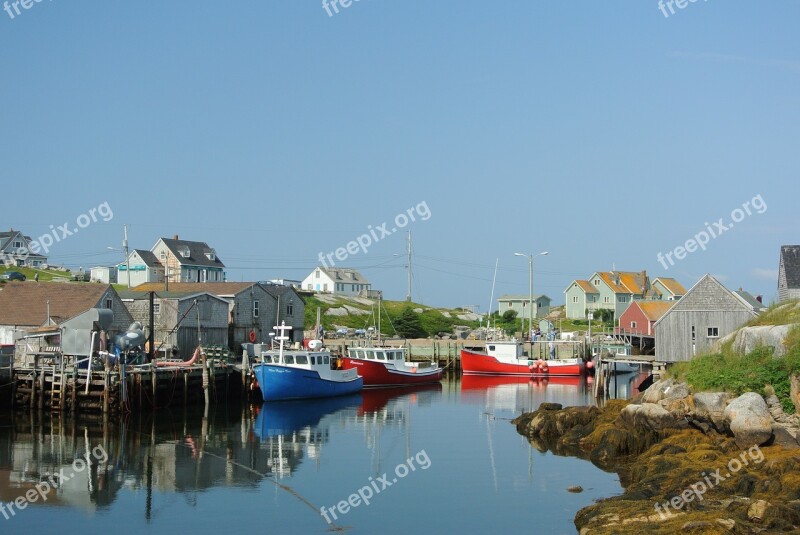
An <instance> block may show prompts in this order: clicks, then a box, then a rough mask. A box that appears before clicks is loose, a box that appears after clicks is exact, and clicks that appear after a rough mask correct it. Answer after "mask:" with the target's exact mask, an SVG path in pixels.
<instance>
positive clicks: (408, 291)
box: [406, 230, 411, 303]
mask: <svg viewBox="0 0 800 535" xmlns="http://www.w3.org/2000/svg"><path fill="white" fill-rule="evenodd" d="M406 267H408V290H406V301H407V302H409V303H410V302H411V231H410V230H409V231H408V265H407V266H406Z"/></svg>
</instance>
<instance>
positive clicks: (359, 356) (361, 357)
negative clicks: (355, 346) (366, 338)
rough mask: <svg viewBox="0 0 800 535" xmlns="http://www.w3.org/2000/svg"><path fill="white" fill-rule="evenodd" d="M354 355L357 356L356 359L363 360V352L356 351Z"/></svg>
mask: <svg viewBox="0 0 800 535" xmlns="http://www.w3.org/2000/svg"><path fill="white" fill-rule="evenodd" d="M356 355H358V358H360V359H363V358H364V352H363V351H361V350H359V351H356Z"/></svg>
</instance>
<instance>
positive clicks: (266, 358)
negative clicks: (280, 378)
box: [261, 355, 272, 364]
mask: <svg viewBox="0 0 800 535" xmlns="http://www.w3.org/2000/svg"><path fill="white" fill-rule="evenodd" d="M261 362H266V363H267V364H269V363H271V362H272V357H271V356H270V355H261Z"/></svg>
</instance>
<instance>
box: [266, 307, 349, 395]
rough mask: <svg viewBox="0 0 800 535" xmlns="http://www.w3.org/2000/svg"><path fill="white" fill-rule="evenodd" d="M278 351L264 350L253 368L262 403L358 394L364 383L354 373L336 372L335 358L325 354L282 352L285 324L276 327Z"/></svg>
mask: <svg viewBox="0 0 800 535" xmlns="http://www.w3.org/2000/svg"><path fill="white" fill-rule="evenodd" d="M275 329H276V330H277V331H279V332H280V334H279V335H278V336H276V337H275V340H277V341H278V349H277V350H269V351H264V352H263V353H261V355H260V356H259V357H260V358H259V361H258V362H257V363H255V364H254V365H253V373H254V374H255V377H256V381H258V387H259V389H260V390H261V396H262V397H263V398H264V401H286V400H292V399H311V398H326V397H333V396H346V395H347V394H354V393H356V392H360V391H361V389H362V388H363V387H364V380H363V379H362V378H361V377H359V375H358V372H357V371H356V370H341V369H337V366H336V359H335V358H333V357H331V354H330V352H328V351H306V350H287V349H284V342H285V341H286V340H288V339H289V337H288V336H286V335H285V332H286V331H288V330H291V327H289V326H287V325H286V324H285V322H283V323H281V325H279V326H277V327H275Z"/></svg>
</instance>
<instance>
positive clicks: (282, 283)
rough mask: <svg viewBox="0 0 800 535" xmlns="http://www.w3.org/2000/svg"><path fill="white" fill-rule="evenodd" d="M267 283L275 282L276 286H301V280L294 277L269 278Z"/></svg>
mask: <svg viewBox="0 0 800 535" xmlns="http://www.w3.org/2000/svg"><path fill="white" fill-rule="evenodd" d="M269 284H277V285H278V286H291V287H292V288H302V287H303V281H301V280H294V279H271V280H270V281H269Z"/></svg>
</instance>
